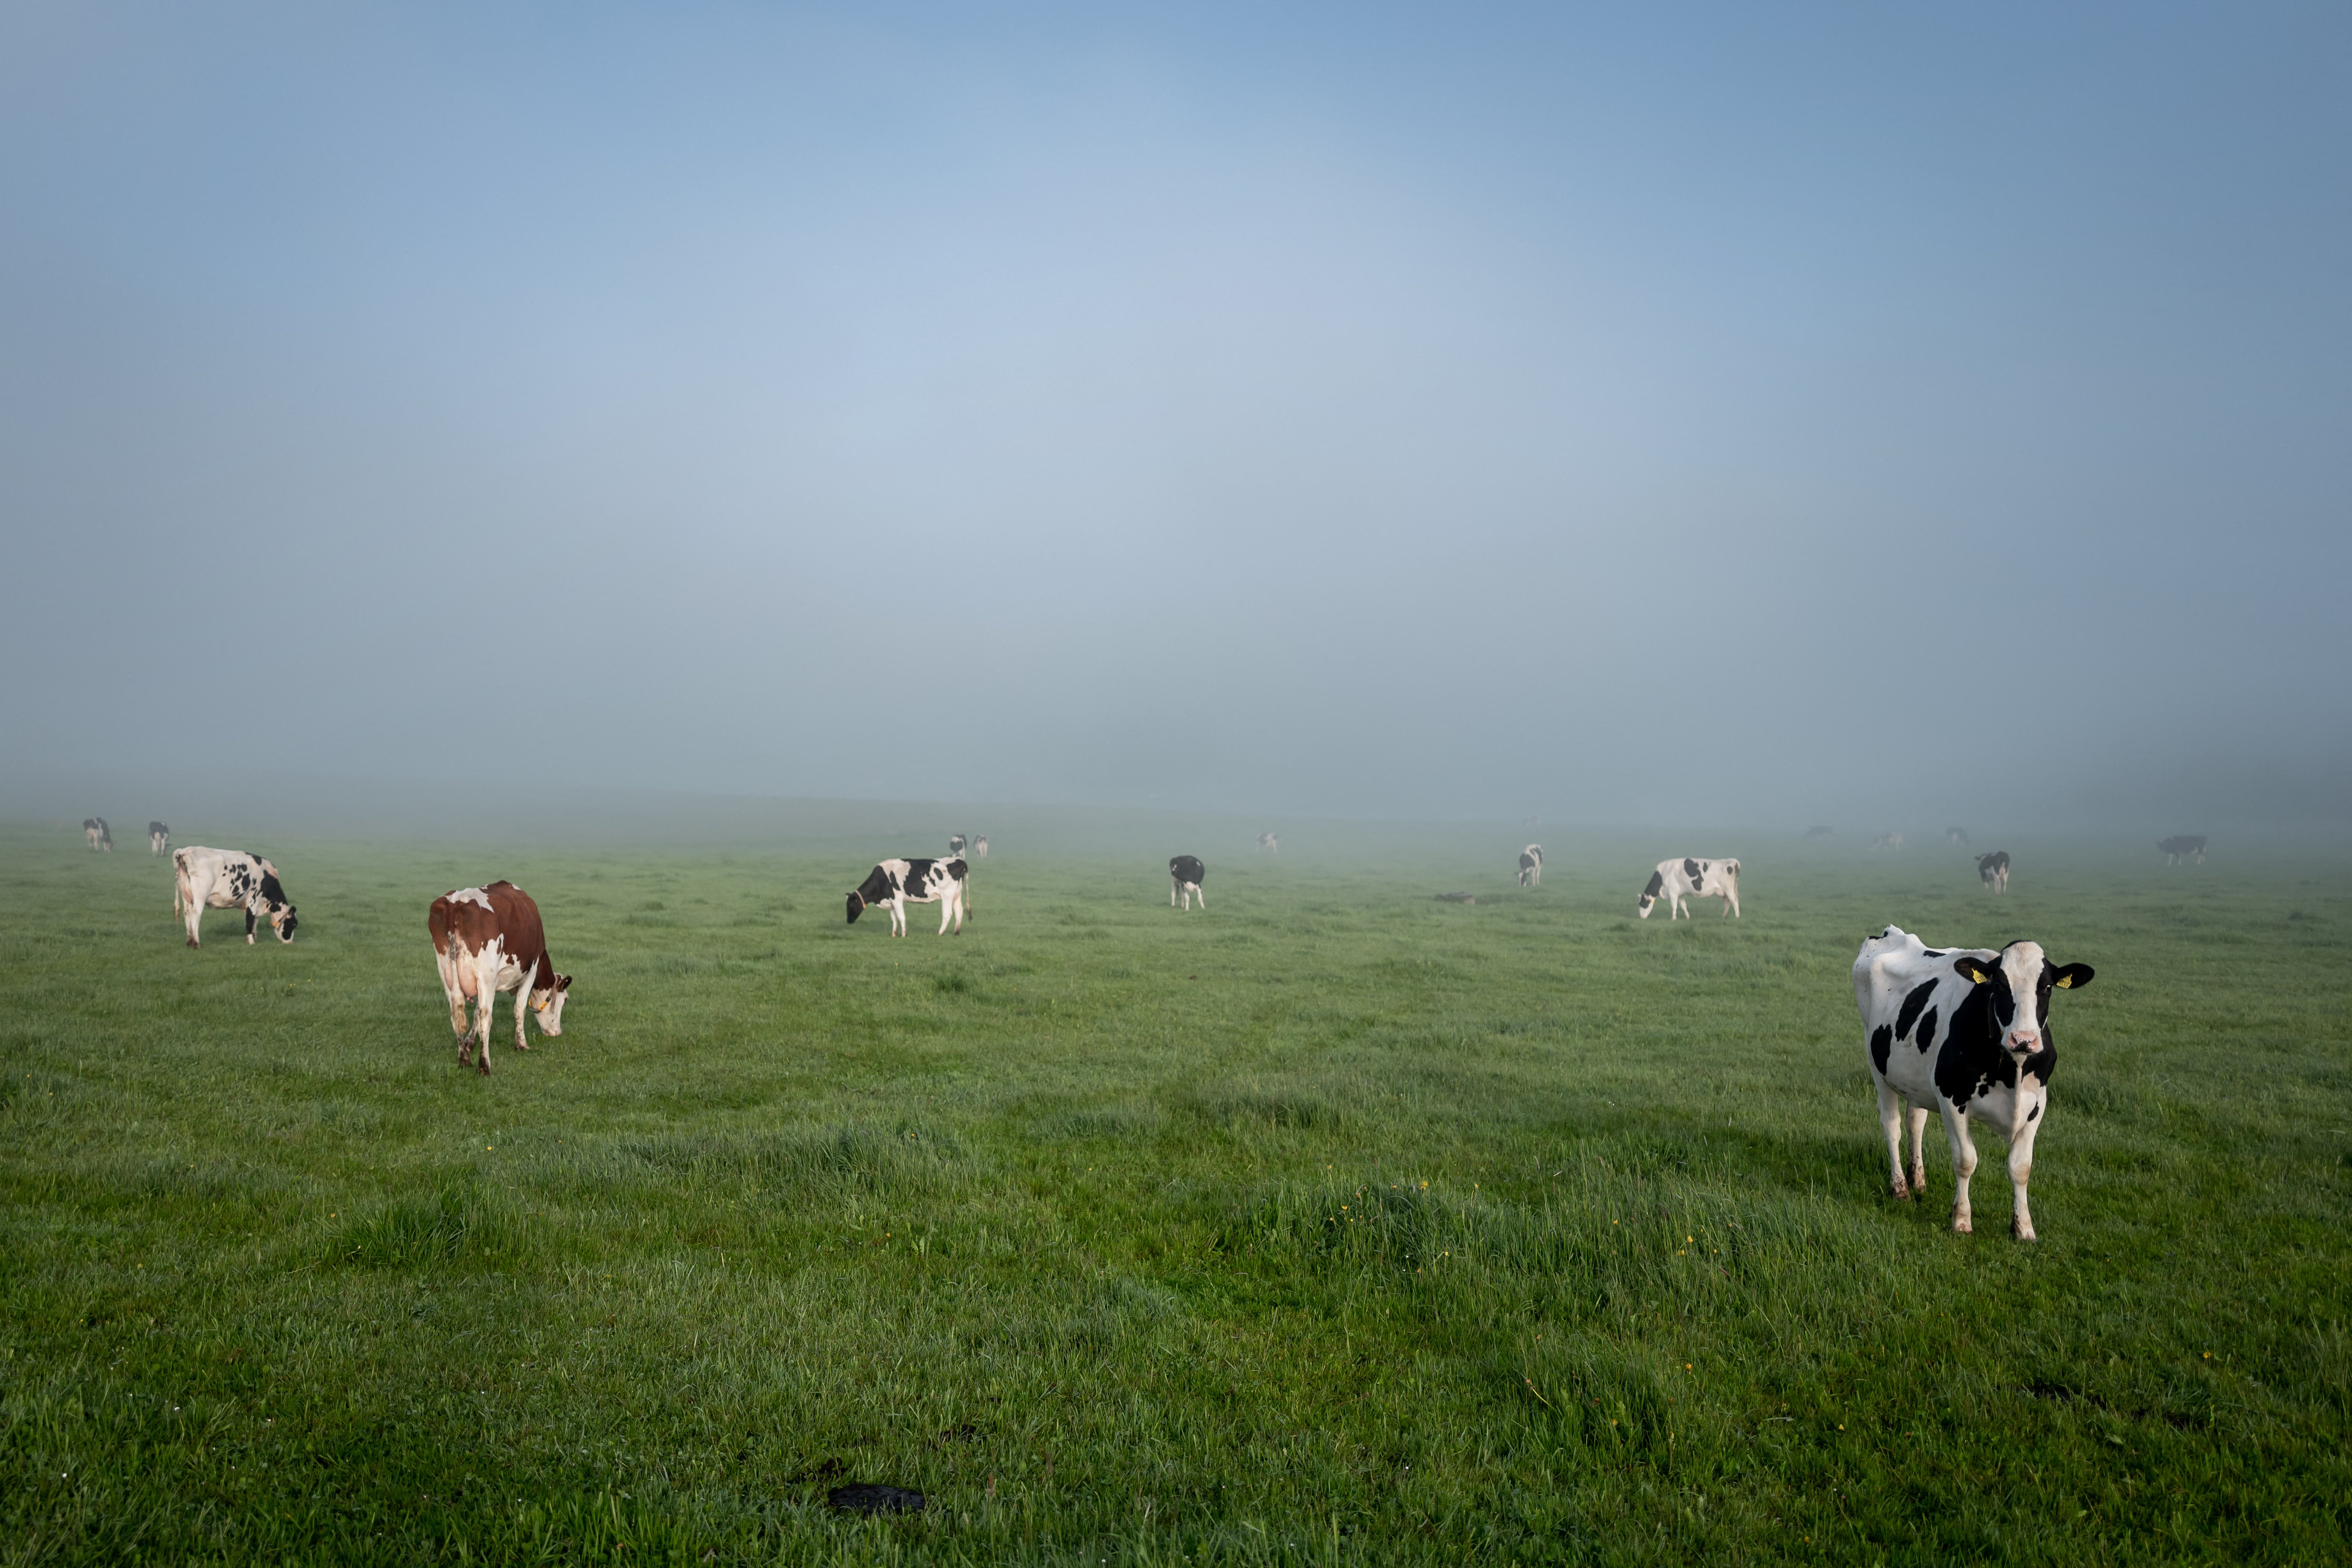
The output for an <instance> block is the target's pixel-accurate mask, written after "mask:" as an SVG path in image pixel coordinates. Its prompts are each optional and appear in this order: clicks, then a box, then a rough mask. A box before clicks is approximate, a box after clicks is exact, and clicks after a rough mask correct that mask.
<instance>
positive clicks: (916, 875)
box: [849, 858, 970, 936]
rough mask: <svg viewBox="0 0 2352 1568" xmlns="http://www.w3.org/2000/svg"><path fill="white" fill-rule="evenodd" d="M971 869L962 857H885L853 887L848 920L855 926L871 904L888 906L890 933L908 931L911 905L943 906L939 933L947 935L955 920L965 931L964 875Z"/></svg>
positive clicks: (958, 928)
mask: <svg viewBox="0 0 2352 1568" xmlns="http://www.w3.org/2000/svg"><path fill="white" fill-rule="evenodd" d="M969 870H970V868H968V867H967V866H965V864H964V863H963V861H962V859H961V858H956V859H952V860H923V859H915V860H885V861H882V862H881V863H880V864H878V865H877V866H876V867H875V868H874V869H873V870H871V871H868V872H867V873H866V880H864V881H863V882H860V883H859V884H858V885H857V886H856V888H854V889H851V890H850V894H849V923H850V924H851V925H856V923H857V917H858V916H859V915H861V914H864V913H865V912H866V909H867V908H868V907H869V906H873V905H887V907H888V909H889V910H890V934H891V935H892V936H904V935H906V934H907V906H908V904H937V905H939V906H940V935H941V936H945V935H947V934H948V922H949V921H954V922H955V929H956V933H957V934H958V935H959V936H961V934H962V933H963V916H964V908H965V900H966V894H967V889H966V888H965V886H964V878H965V876H966V875H967V873H968V872H969Z"/></svg>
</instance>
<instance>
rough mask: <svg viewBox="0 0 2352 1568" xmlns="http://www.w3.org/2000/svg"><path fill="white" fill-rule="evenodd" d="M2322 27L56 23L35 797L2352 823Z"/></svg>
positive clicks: (1613, 819) (36, 504)
mask: <svg viewBox="0 0 2352 1568" xmlns="http://www.w3.org/2000/svg"><path fill="white" fill-rule="evenodd" d="M2347 33H2352V22H2347V19H2346V18H2344V17H2343V16H2339V15H2336V14H2334V13H2329V12H2325V11H2315V12H2308V13H2294V12H2284V11H2282V12H2278V13H2263V14H2247V13H2243V12H2238V11H2229V10H2222V9H2219V8H2213V9H2201V8H2194V7H2182V8H2171V9H2165V10H2161V11H2153V12H2147V13H2141V14H2136V15H2135V16H2133V17H2132V18H2131V19H2130V20H2129V24H2128V25H2125V24H2122V23H2118V22H2116V21H2115V20H2114V19H2112V18H2101V17H2095V16H2089V15H2087V14H2086V15H2082V16H2068V15H2061V16H2053V15H2052V14H2050V13H2047V12H2046V11H2030V10H2026V9H2023V8H2017V9H2013V10H1996V11H1992V12H1984V13H1976V14H1972V15H1970V16H1965V17H1958V16H1870V15H1859V14H1853V13H1843V12H1840V13H1832V12H1829V11H1807V12H1800V13H1796V14H1792V15H1782V16H1769V17H1768V16H1756V15H1752V14H1749V13H1746V12H1743V11H1739V10H1737V9H1733V8H1708V7H1699V8H1693V9H1690V10H1685V11H1680V12H1675V13H1671V14H1667V13H1656V14H1646V15H1643V16H1635V17H1618V16H1605V15H1601V14H1591V15H1571V14H1550V13H1538V14H1533V15H1523V14H1518V13H1514V12H1507V11H1495V12H1486V13H1471V14H1464V13H1451V12H1449V13H1444V14H1442V15H1440V14H1434V13H1433V14H1428V15H1420V14H1414V13H1409V12H1401V11H1395V12H1381V13H1378V14H1361V13H1357V12H1353V11H1339V10H1314V11H1300V12H1297V13H1293V14H1286V15H1285V16H1278V17H1266V16H1258V15H1255V14H1253V13H1245V12H1240V11H1233V12H1225V11H1209V12H1202V13H1198V14H1194V15H1191V16H1184V17H1181V18H1161V17H1152V16H1140V15H1139V16H1103V15H1097V14H1094V13H1090V12H1085V11H1078V10H1070V11H1061V10H1055V9H1051V8H1040V9H1036V10H1024V11H1020V12H1015V13H1011V14H1008V15H1007V16H1002V17H999V18H997V19H996V20H995V21H993V22H992V23H989V24H987V25H983V24H982V22H981V21H980V19H978V18H974V17H968V16H963V15H961V14H959V13H956V12H954V11H951V10H944V9H942V10H932V9H929V8H925V7H920V6H910V7H900V8H895V9H891V10H887V11H883V12H877V13H874V14H872V15H870V16H862V17H861V18H860V19H858V20H856V21H842V20H838V19H833V18H829V17H826V16H823V15H821V14H819V13H814V12H780V13H765V12H732V11H727V12H710V13H702V14H696V15H691V16H687V15H680V14H676V13H672V12H667V11H653V10H643V9H635V8H628V7H622V8H615V9H612V10H608V11H601V12H598V13H595V14H594V15H593V16H566V17H564V18H562V19H561V20H560V21H559V20H558V19H556V18H554V17H553V16H551V15H547V14H541V13H534V12H524V11H479V10H457V9H445V8H433V7H427V8H422V9H417V8H399V9H394V8H375V7H368V6H361V7H355V8H352V9H348V10H340V11H337V12H335V13H333V14H332V15H331V16H330V15H320V14H316V13H312V12H309V11H306V10H302V9H299V8H279V7H275V6H269V5H262V6H257V7H254V8H250V9H247V10H245V11H240V12H237V13H235V14H234V15H232V16H202V17H200V16H194V15H191V14H185V13H181V12H176V11H172V10H167V9H164V8H160V7H156V8H149V7H142V6H136V5H134V6H130V7H126V8H121V9H118V10H111V11H107V12H103V13H100V12H93V11H88V10H81V9H58V10H55V11H49V10H29V9H28V10H23V11H19V12H17V13H15V14H13V15H12V16H9V17H7V18H5V19H0V83H5V91H0V127H5V133H0V196H5V200H4V201H0V284H5V287H0V412H5V418H0V515H5V517H6V518H7V519H8V539H7V552H8V560H9V569H8V571H7V573H6V574H5V594H6V600H5V602H6V604H7V614H6V616H5V618H0V668H5V672H6V674H5V680H0V734H5V736H6V737H7V742H6V755H5V757H0V794H5V798H0V805H5V806H8V807H10V808H11V809H15V810H20V811H36V812H46V811H47V810H50V809H52V805H51V804H50V803H51V802H52V800H53V799H54V798H59V797H60V792H62V791H65V790H67V789H68V787H80V786H79V784H77V783H76V781H92V782H93V783H95V782H97V781H104V780H108V779H118V780H129V779H140V780H169V779H171V778H173V777H174V776H191V777H193V776H195V775H202V776H203V777H205V778H208V779H214V780H219V779H225V778H233V777H236V776H239V775H243V776H248V777H252V778H255V779H257V780H268V779H270V778H273V777H274V778H278V779H281V780H285V781H289V784H288V787H289V789H295V788H299V789H300V790H303V791H310V790H319V791H322V792H324V793H327V794H331V792H332V788H333V784H332V781H334V780H337V779H344V780H358V781H385V782H398V781H417V782H422V781H435V780H456V779H463V780H471V781H474V782H476V783H477V784H479V785H480V786H481V787H483V788H484V789H486V790H489V791H493V792H498V793H499V794H500V795H501V797H502V798H505V797H509V796H512V795H518V794H527V793H528V792H529V791H530V790H532V789H545V790H550V791H566V792H569V791H582V792H590V793H594V792H628V791H677V792H680V793H682V794H686V795H709V796H723V797H751V798H771V797H772V798H785V799H814V800H827V801H835V800H857V799H866V800H886V801H887V800H919V801H971V802H991V801H994V802H1003V803H1006V804H1027V805H1046V804H1050V803H1055V802H1068V803H1073V804H1076V805H1091V806H1100V807H1105V808H1112V807H1116V808H1132V807H1150V808H1153V809H1162V808H1164V809H1168V810H1174V811H1190V812H1209V813H1220V814H1241V815H1246V814H1259V815H1264V816H1268V817H1269V818H1276V817H1298V816H1320V817H1330V818H1334V819H1341V818H1361V819H1374V818H1377V819H1382V820H1392V819H1412V820H1431V821H1463V820H1476V821H1492V822H1496V823H1513V822H1517V821H1520V820H1523V819H1527V818H1530V817H1532V818H1537V819H1540V820H1543V821H1548V822H1559V823H1622V824H1661V825H1663V824H1668V823H1690V822H1712V823H1723V824H1729V825H1741V824H1749V825H1757V826H1765V825H1776V826H1778V827H1780V828H1788V829H1801V828H1802V827H1803V826H1806V825H1809V824H1811V823H1814V822H1827V823H1832V824H1835V825H1839V826H1843V828H1844V829H1845V830H1846V831H1849V832H1864V831H1869V830H1872V829H1874V828H1881V827H1912V826H1920V825H1926V824H1930V823H1932V824H1935V825H1937V826H1941V825H1942V824H1943V823H1946V822H1951V823H1964V824H1970V825H1972V826H1973V825H1976V824H1982V823H1993V824H2008V825H2012V826H2014V827H2015V828H2017V829H2020V830H2022V829H2026V828H2042V827H2051V828H2055V827H2064V826H2077V825H2090V826H2111V827H2113V828H2114V829H2115V830H2116V832H2118V833H2126V832H2139V831H2143V830H2144V831H2149V832H2170V831H2210V830H2214V829H2217V828H2227V827H2230V826H2261V825H2265V824H2269V825H2288V824H2297V823H2315V824H2327V825H2336V826H2341V825H2343V824H2345V823H2346V822H2347V821H2352V696H2347V689H2346V682H2345V681H2344V679H2343V676H2342V674H2341V672H2342V670H2343V669H2344V668H2346V666H2347V655H2352V646H2347V645H2352V631H2347V625H2348V624H2352V617H2347V616H2346V615H2345V614H2344V613H2343V612H2342V610H2341V608H2340V607H2339V606H2338V605H2337V604H2336V595H2337V592H2338V585H2339V584H2341V582H2342V581H2343V580H2344V578H2345V576H2346V570H2345V569H2346V567H2347V564H2352V530H2347V527H2346V526H2345V524H2346V521H2347V500H2352V443H2347V441H2346V440H2345V439H2344V437H2343V432H2344V431H2345V429H2346V428H2347V426H2352V417H2347V416H2352V380H2347V376H2346V374H2345V372H2344V366H2345V364H2346V363H2352V362H2347V354H2346V348H2347V328H2352V309H2347V307H2352V265H2347V263H2352V189H2347V185H2352V172H2347V167H2346V165H2345V163H2344V160H2343V159H2342V158H2341V156H2340V149H2341V148H2342V147H2344V146H2345V145H2347V142H2352V136H2347V132H2352V125H2347V119H2352V105H2347V102H2346V100H2345V99H2344V96H2343V95H2342V94H2341V92H2340V91H2338V90H2337V89H2336V87H2335V85H2334V80H2333V79H2334V76H2335V75H2336V70H2335V62H2336V61H2338V60H2340V59H2342V58H2344V46H2345V44H2346V43H2347ZM205 787H207V788H209V787H211V786H210V785H207V786H205ZM58 809H66V810H73V809H76V808H74V807H71V806H70V805H67V806H62V807H58ZM79 809H81V810H88V809H93V807H81V808H79ZM169 809H170V807H169V805H168V803H157V804H156V805H153V806H152V807H142V810H152V811H156V812H162V813H166V814H168V811H169ZM142 821H143V818H142ZM117 826H118V829H120V828H121V823H120V822H118V824H117ZM118 837H120V832H118Z"/></svg>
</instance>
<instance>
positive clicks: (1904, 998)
mask: <svg viewBox="0 0 2352 1568" xmlns="http://www.w3.org/2000/svg"><path fill="white" fill-rule="evenodd" d="M2091 973H2092V971H2091V966H2090V965H2089V964H2087V963H2069V964H2066V965H2064V966H2063V967H2062V966H2060V965H2058V964H2054V963H2051V962H2050V959H2049V957H2048V955H2047V954H2045V953H2044V952H2042V947H2041V944H2040V943H2038V942H2011V943H2010V944H2009V945H2008V946H2007V947H2004V948H2002V949H2001V950H2000V952H1994V951H1992V950H1991V949H1990V948H1981V947H1976V948H1934V947H1927V946H1925V945H1923V944H1922V943H1921V942H1920V941H1919V939H1918V938H1917V937H1916V936H1913V935H1912V934H1911V933H1910V932H1909V931H1904V930H1903V929H1902V928H1900V927H1899V926H1888V927H1887V928H1886V929H1885V931H1881V932H1880V933H1879V934H1878V935H1876V936H1874V937H1869V938H1865V939H1864V942H1863V944H1862V951H1861V952H1859V953H1857V954H1856V955H1855V957H1854V961H1853V1000H1854V1005H1856V1006H1857V1007H1859V1008H1860V1009H1861V1011H1862V1028H1863V1034H1864V1038H1865V1039H1866V1040H1867V1042H1868V1045H1869V1051H1870V1075H1871V1078H1872V1079H1874V1081H1875V1082H1876V1083H1877V1085H1878V1121H1879V1126H1880V1128H1881V1129H1882V1130H1883V1131H1885V1134H1886V1158H1887V1163H1888V1166H1889V1171H1888V1176H1887V1188H1888V1190H1889V1191H1890V1192H1892V1193H1893V1194H1895V1196H1896V1197H1898V1198H1907V1197H1909V1196H1910V1195H1911V1194H1912V1193H1913V1192H1915V1191H1916V1192H1919V1193H1922V1194H1924V1193H1925V1192H1926V1191H1927V1158H1926V1154H1925V1152H1924V1151H1923V1150H1922V1148H1921V1146H1920V1145H1921V1142H1922V1141H1923V1140H1924V1138H1925V1136H1926V1133H1927V1108H1928V1107H1929V1106H1930V1105H1933V1106H1934V1107H1935V1108H1936V1110H1937V1111H1938V1112H1939V1113H1940V1114H1941V1115H1942V1117H1943V1119H1944V1135H1945V1136H1946V1137H1947V1138H1948V1139H1949V1140H1950V1142H1951V1145H1952V1173H1953V1180H1952V1228H1953V1229H1954V1230H1957V1231H1967V1230H1970V1229H1973V1228H1974V1226H1973V1222H1972V1219H1971V1216H1970V1215H1969V1177H1971V1176H1973V1175H1974V1174H1975V1173H1976V1169H1977V1151H1976V1144H1975V1142H1974V1141H1973V1140H1971V1139H1970V1138H1969V1122H1970V1121H1981V1122H1983V1123H1984V1124H1985V1125H1986V1126H1988V1127H1990V1128H1992V1129H1994V1130H1995V1131H1998V1132H2000V1135H2001V1136H2002V1137H2003V1138H2004V1139H2006V1140H2008V1142H2009V1180H2010V1184H2011V1187H2013V1188H2014V1189H2015V1190H2016V1194H2017V1206H2016V1208H2015V1210H2014V1212H2013V1213H2012V1214H2011V1217H2010V1229H2011V1231H2012V1232H2014V1233H2015V1235H2016V1236H2017V1237H2018V1239H2019V1240H2021V1241H2032V1239H2034V1237H2033V1214H2032V1210H2031V1209H2029V1208H2028V1207H2027V1206H2026V1202H2025V1184H2026V1182H2027V1181H2028V1179H2029V1178H2031V1177H2032V1174H2033V1139H2034V1135H2035V1134H2036V1133H2038V1132H2040V1131H2042V1112H2043V1111H2044V1110H2048V1109H2049V1105H2050V1075H2051V1074H2052V1073H2053V1071H2055V1070H2056V1068H2057V1066H2058V1047H2057V1045H2056V1043H2055V1042H2054V1041H2053V1039H2052V1038H2051V1035H2050V993H2051V992H2052V991H2053V990H2072V989H2077V988H2079V987H2082V986H2084V985H2088V984H2090V983H2091ZM1898 1101H1899V1102H1901V1103H1900V1105H1898V1103H1897V1102H1898ZM1906 1107H1907V1115H1908V1119H1909V1121H1910V1124H1911V1177H1910V1180H1909V1181H1908V1182H1906V1181H1905V1180H1904V1176H1903V1122H1904V1121H1905V1114H1906V1113H1905V1110H1904V1108H1906Z"/></svg>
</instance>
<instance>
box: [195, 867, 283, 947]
mask: <svg viewBox="0 0 2352 1568" xmlns="http://www.w3.org/2000/svg"><path fill="white" fill-rule="evenodd" d="M240 905H242V906H244V909H245V940H246V944H247V946H251V945H252V943H253V928H254V922H255V921H257V920H267V921H269V929H270V930H272V931H276V932H277V933H278V941H280V942H292V941H293V940H294V906H293V904H292V903H291V902H290V901H289V900H288V899H287V897H286V889H285V887H284V886H283V885H282V884H281V883H280V882H279V881H278V868H277V867H275V866H273V865H271V864H270V863H269V862H268V861H267V860H265V859H263V858H261V857H260V856H258V855H248V854H247V853H246V852H245V851H244V850H242V849H207V848H205V847H204V846H202V845H200V844H191V845H188V846H186V847H184V848H179V849H174V850H173V851H172V912H173V914H175V915H178V914H184V915H185V916H186V917H187V921H188V945H189V946H190V947H196V946H200V945H201V944H200V943H199V942H197V941H196V924H197V922H198V921H201V920H203V919H204V913H205V910H207V909H215V910H233V909H236V908H237V907H238V906H240Z"/></svg>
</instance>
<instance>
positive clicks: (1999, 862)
mask: <svg viewBox="0 0 2352 1568" xmlns="http://www.w3.org/2000/svg"><path fill="white" fill-rule="evenodd" d="M1977 879H1978V880H1979V881H1981V882H1982V883H1983V884H1984V885H1985V886H1986V887H1988V888H1990V889H1992V890H1993V891H1994V892H1996V893H2006V892H2007V891H2009V851H2008V850H2006V849H1996V850H1994V851H1993V852H1992V853H1991V854H1990V855H1979V856H1978V857H1977Z"/></svg>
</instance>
